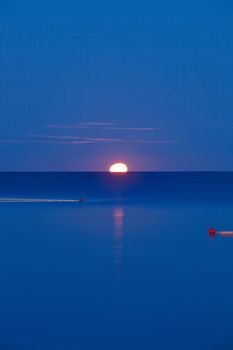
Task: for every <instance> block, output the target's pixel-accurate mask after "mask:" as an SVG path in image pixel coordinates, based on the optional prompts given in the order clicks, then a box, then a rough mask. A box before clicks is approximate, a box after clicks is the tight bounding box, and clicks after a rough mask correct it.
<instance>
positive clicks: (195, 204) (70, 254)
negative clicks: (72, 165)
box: [0, 174, 233, 350]
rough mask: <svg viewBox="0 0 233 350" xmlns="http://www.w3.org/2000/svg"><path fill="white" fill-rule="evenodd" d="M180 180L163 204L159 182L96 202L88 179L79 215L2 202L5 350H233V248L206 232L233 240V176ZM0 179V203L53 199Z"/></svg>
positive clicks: (75, 208) (0, 301)
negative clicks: (40, 197)
mask: <svg viewBox="0 0 233 350" xmlns="http://www.w3.org/2000/svg"><path fill="white" fill-rule="evenodd" d="M1 176H2V177H1ZM27 176H29V175H27ZM34 176H39V175H38V174H37V175H34ZM54 176H55V175H54ZM57 176H58V175H57ZM62 176H64V175H62ZM72 176H73V175H72ZM82 176H84V175H82ZM88 176H89V175H88ZM105 176H106V175H105ZM150 176H152V175H150ZM161 176H162V175H161ZM174 176H175V175H174V174H173V178H172V183H173V187H172V186H171V184H170V183H169V184H168V183H167V179H166V181H165V183H164V184H163V183H162V179H161V178H160V180H159V181H161V182H160V186H159V189H158V190H157V193H158V196H156V186H157V185H156V180H158V178H157V177H155V179H154V181H155V183H154V182H153V181H152V178H153V177H152V178H151V180H150V182H149V183H148V177H147V178H146V181H144V180H145V179H144V180H141V182H140V183H139V182H138V180H137V181H136V182H135V185H134V187H130V188H129V187H128V185H127V184H126V183H125V181H124V180H122V178H121V180H119V181H121V183H120V184H119V183H118V182H117V181H118V180H115V179H114V186H113V187H114V188H112V187H111V186H112V183H111V181H110V185H109V182H108V183H107V186H106V187H105V191H106V192H104V191H103V188H102V192H101V191H100V187H101V186H103V183H106V182H105V181H106V179H102V180H101V181H102V182H101V185H100V182H98V181H97V182H95V183H94V184H92V186H93V192H92V193H93V195H92V196H91V194H90V193H91V192H90V186H89V181H90V179H89V180H88V181H87V182H88V185H87V183H86V182H85V181H84V180H83V183H81V184H80V183H79V184H78V188H83V192H85V199H87V200H86V202H84V203H82V204H79V203H78V204H66V203H59V204H51V203H50V204H49V203H37V204H30V203H29V204H25V203H0V220H1V233H0V262H1V264H0V281H1V288H0V310H1V312H0V348H1V349H25V350H27V349H33V350H34V349H36V350H37V349H46V350H47V349H55V350H56V349H58V350H60V349H62V350H63V349H72V350H73V349H84V350H85V349H104V350H105V349H114V350H115V349H123V350H125V349H127V350H130V349H136V350H137V349H158V350H160V349H161V350H163V349H164V350H165V349H166V350H167V349H169V350H170V349H179V350H180V349H181V350H182V349H191V350H192V349H193V350H194V349H195V350H196V349H214V350H215V349H232V348H233V335H232V324H233V238H229V237H228V238H226V237H219V236H216V237H214V238H212V239H211V238H209V236H208V228H209V227H210V226H213V227H216V228H217V229H225V230H233V202H232V197H231V194H232V191H233V190H232V179H233V175H232V174H230V175H229V174H225V175H224V174H222V180H221V177H220V178H219V175H216V174H215V175H212V178H211V176H210V175H208V176H209V181H207V175H206V174H204V175H203V178H201V176H200V174H199V175H195V174H193V175H192V177H190V176H191V175H190V174H189V175H186V176H187V177H186V180H185V175H184V174H183V175H182V176H183V177H179V176H178V178H174ZM176 176H177V175H176ZM180 176H181V175H180ZM195 176H196V178H195ZM197 176H199V177H200V178H198V179H197ZM58 177H59V176H58ZM84 177H85V176H84ZM193 177H194V178H193ZM22 178H23V175H22ZM0 180H1V184H2V195H1V197H6V194H8V195H11V196H13V195H14V196H19V195H20V197H23V196H24V197H28V195H29V194H30V195H31V196H33V194H34V196H36V197H37V196H38V195H39V194H40V193H43V191H44V193H43V194H47V198H48V197H49V196H51V192H49V191H48V188H49V186H48V183H49V182H47V185H46V186H48V187H46V190H45V185H44V182H43V181H44V180H43V181H41V182H40V181H39V182H38V178H37V187H35V192H36V193H33V189H34V187H33V186H32V184H31V182H30V181H29V186H28V187H27V186H26V183H28V179H27V181H26V180H25V178H24V181H25V182H24V185H22V182H20V180H19V178H18V180H17V177H14V176H13V175H12V177H11V178H10V179H9V176H8V179H7V177H6V174H5V175H0ZM79 180H80V178H79ZM181 180H182V181H181ZM220 180H221V181H220ZM17 181H18V183H17ZM21 181H22V180H21ZM31 181H32V182H33V183H35V177H34V178H33V177H32V179H31ZM60 181H61V179H60V178H59V179H58V180H57V185H58V184H60V183H61V182H60ZM62 181H64V179H63V180H62ZM80 181H81V180H80ZM93 181H96V180H95V179H94V180H93ZM127 181H129V180H127ZM128 183H130V181H129V182H128ZM206 183H208V186H209V187H208V186H207V185H206ZM3 184H4V186H3ZM17 184H18V186H17ZM139 184H140V186H141V187H140V193H141V197H140V196H139V195H138V196H135V198H134V197H133V195H132V193H135V190H136V189H137V188H138V185H139ZM153 184H154V185H153ZM10 185H12V187H14V188H15V190H14V191H13V190H11V191H10V190H9V189H10V188H11V189H12V187H11V186H10ZM82 185H83V186H82ZM123 185H124V186H125V187H124V186H123ZM162 185H163V186H162ZM7 186H8V187H7ZM66 186H67V184H66V185H64V187H65V188H66ZM69 186H71V184H70V185H69ZM73 186H74V184H73ZM98 186H99V187H98ZM117 186H118V187H117ZM122 186H123V187H122ZM167 186H168V187H169V186H170V187H169V189H167ZM211 186H212V187H211ZM71 187H72V186H71ZM207 187H208V188H207ZM58 188H59V191H60V192H59V191H57V193H58V195H60V196H61V197H62V198H65V197H67V193H68V190H67V189H66V190H65V194H64V191H62V190H61V189H62V188H63V187H62V186H61V185H60V186H59V187H58ZM147 188H151V193H152V194H153V195H151V196H149V193H150V191H149V190H148V189H147ZM198 188H199V191H197V189H198ZM3 189H4V190H3ZM16 189H17V191H16ZM112 189H114V190H112ZM143 189H144V191H143ZM171 189H172V196H171ZM20 190H21V192H20ZM46 191H47V192H46ZM213 191H215V194H216V195H215V196H214V193H213ZM9 192H11V193H9ZM13 192H14V193H13ZM16 192H17V193H16ZM52 192H53V188H52ZM126 192H127V196H126V194H125V193H126ZM54 193H55V192H54ZM54 193H53V194H54ZM71 193H72V194H73V192H72V191H71ZM88 193H89V197H88ZM100 193H104V195H103V198H104V199H106V198H108V201H105V200H103V198H102V197H100V195H99V194H100ZM119 193H120V194H121V195H120V198H119V196H118V194H119ZM207 193H208V194H209V195H207ZM58 195H57V196H58ZM144 195H145V196H144ZM68 197H69V196H68ZM126 197H127V200H125V198H126ZM129 197H130V200H128V198H129ZM89 198H90V200H89ZM146 198H148V200H146ZM214 198H216V200H214Z"/></svg>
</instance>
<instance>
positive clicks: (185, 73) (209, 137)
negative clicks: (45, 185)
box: [0, 0, 233, 171]
mask: <svg viewBox="0 0 233 350" xmlns="http://www.w3.org/2000/svg"><path fill="white" fill-rule="evenodd" d="M232 38H233V5H232V4H231V2H230V1H221V2H220V1H192V0H191V1H189V2H187V1H171V0H169V1H168V0H167V1H166V0H165V1H143V2H141V1H121V0H120V1H117V2H115V1H94V0H90V1H85V2H84V1H82V2H81V1H70V0H67V1H59V0H58V1H49V0H47V1H44V0H40V1H33V0H30V1H28V0H25V1H20V2H19V1H1V4H0V41H1V45H0V77H1V79H0V160H1V162H0V170H1V171H8V170H13V171H28V170H33V171H34V170H39V171H43V170H46V171H48V170H64V171H67V170H71V171H74V170H106V169H107V168H108V166H109V165H110V164H111V163H113V162H115V161H125V162H126V163H128V164H129V168H130V170H154V171H162V170H165V171H169V170H175V171H180V170H181V171H183V170H210V171H211V170H220V171H222V170H233V98H232V91H233V64H232V62H233V40H232Z"/></svg>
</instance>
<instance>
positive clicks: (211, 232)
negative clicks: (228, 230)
mask: <svg viewBox="0 0 233 350" xmlns="http://www.w3.org/2000/svg"><path fill="white" fill-rule="evenodd" d="M215 235H216V230H215V229H214V228H213V227H210V228H209V236H210V237H214V236H215Z"/></svg>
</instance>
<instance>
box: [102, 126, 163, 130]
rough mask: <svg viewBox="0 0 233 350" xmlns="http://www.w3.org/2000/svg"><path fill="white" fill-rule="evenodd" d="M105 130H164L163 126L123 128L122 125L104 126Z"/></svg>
mask: <svg viewBox="0 0 233 350" xmlns="http://www.w3.org/2000/svg"><path fill="white" fill-rule="evenodd" d="M104 129H105V130H129V131H156V130H164V129H163V128H123V127H122V128H121V127H109V128H104Z"/></svg>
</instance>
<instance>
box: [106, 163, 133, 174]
mask: <svg viewBox="0 0 233 350" xmlns="http://www.w3.org/2000/svg"><path fill="white" fill-rule="evenodd" d="M109 171H110V173H127V171H128V167H127V165H126V164H124V163H115V164H113V165H111V166H110V168H109Z"/></svg>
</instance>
